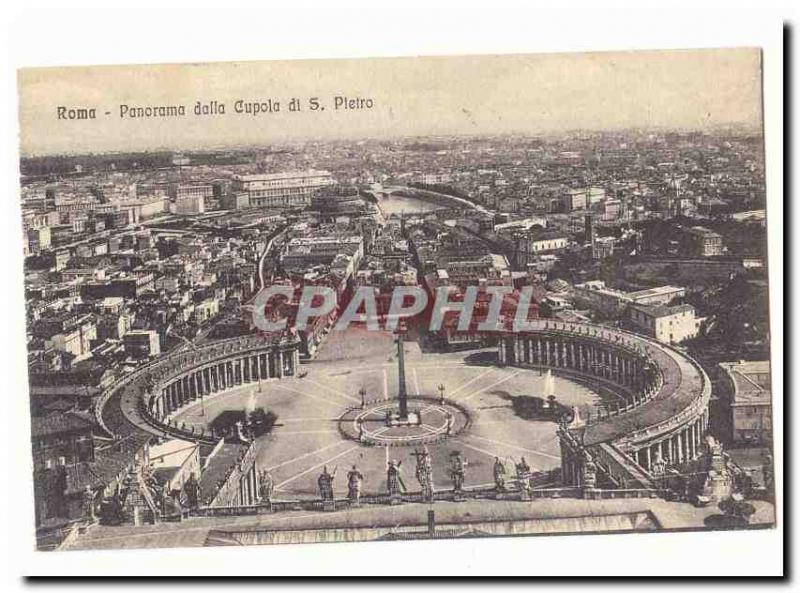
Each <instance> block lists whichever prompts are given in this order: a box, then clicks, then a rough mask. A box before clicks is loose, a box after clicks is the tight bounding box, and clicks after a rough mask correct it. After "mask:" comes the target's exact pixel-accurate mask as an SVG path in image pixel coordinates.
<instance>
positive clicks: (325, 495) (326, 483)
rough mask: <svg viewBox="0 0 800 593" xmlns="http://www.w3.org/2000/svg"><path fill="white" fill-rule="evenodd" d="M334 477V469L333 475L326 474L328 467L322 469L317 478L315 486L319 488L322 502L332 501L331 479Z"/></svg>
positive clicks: (334, 470) (334, 469)
mask: <svg viewBox="0 0 800 593" xmlns="http://www.w3.org/2000/svg"><path fill="white" fill-rule="evenodd" d="M335 476H336V468H335V467H334V468H333V473H328V466H327V465H326V466H324V467H323V468H322V473H321V474H320V475H319V478H317V485H318V486H319V495H320V497H321V498H322V500H323V501H332V500H333V478H334V477H335Z"/></svg>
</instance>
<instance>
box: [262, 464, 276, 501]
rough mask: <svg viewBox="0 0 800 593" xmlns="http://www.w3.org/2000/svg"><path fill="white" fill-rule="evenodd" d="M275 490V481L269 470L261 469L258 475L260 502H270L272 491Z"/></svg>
mask: <svg viewBox="0 0 800 593" xmlns="http://www.w3.org/2000/svg"><path fill="white" fill-rule="evenodd" d="M274 490H275V481H274V480H273V479H272V474H271V473H269V470H266V469H265V470H264V471H262V472H261V473H260V474H259V476H258V499H259V500H260V501H261V502H262V503H270V502H272V492H273V491H274Z"/></svg>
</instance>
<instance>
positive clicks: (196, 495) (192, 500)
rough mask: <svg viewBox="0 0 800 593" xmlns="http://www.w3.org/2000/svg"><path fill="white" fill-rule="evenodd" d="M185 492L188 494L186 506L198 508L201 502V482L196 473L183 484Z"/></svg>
mask: <svg viewBox="0 0 800 593" xmlns="http://www.w3.org/2000/svg"><path fill="white" fill-rule="evenodd" d="M183 492H184V494H185V495H186V506H187V507H188V508H190V509H196V508H197V507H198V506H199V504H200V484H199V483H198V482H197V479H196V478H195V477H194V474H191V475H190V476H189V479H188V480H186V483H185V484H184V485H183Z"/></svg>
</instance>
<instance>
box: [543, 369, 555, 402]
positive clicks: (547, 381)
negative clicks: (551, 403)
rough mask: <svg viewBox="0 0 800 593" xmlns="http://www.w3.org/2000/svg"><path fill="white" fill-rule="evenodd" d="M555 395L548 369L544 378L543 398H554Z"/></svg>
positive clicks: (551, 373)
mask: <svg viewBox="0 0 800 593" xmlns="http://www.w3.org/2000/svg"><path fill="white" fill-rule="evenodd" d="M555 394H556V382H555V379H554V378H553V372H552V371H551V370H550V369H547V373H546V374H545V376H544V395H545V397H550V396H551V395H552V396H555Z"/></svg>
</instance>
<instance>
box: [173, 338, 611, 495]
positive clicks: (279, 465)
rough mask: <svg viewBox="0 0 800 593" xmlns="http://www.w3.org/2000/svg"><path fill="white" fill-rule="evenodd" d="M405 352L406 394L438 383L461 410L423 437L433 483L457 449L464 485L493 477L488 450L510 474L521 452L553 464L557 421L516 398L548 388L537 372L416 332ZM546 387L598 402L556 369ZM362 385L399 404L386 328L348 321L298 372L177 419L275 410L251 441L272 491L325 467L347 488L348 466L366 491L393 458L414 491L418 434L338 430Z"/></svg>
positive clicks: (308, 479) (340, 488)
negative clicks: (538, 416)
mask: <svg viewBox="0 0 800 593" xmlns="http://www.w3.org/2000/svg"><path fill="white" fill-rule="evenodd" d="M404 358H405V375H406V388H407V392H408V395H409V398H411V400H412V401H414V398H420V397H422V398H434V399H435V398H438V397H439V395H440V390H439V388H440V386H444V396H445V398H446V400H447V402H449V404H450V405H451V406H452V407H453V408H457V409H458V410H462V411H463V413H464V419H463V422H462V423H461V424H458V426H457V427H456V429H454V430H453V433H452V434H448V435H446V436H443V437H442V438H440V439H438V440H437V441H436V442H432V443H428V444H426V446H427V448H428V450H429V452H430V455H431V461H432V465H433V479H434V486H435V489H449V488H451V487H452V481H451V478H450V473H449V467H450V463H449V458H450V455H451V453H453V452H454V451H458V452H460V453H461V455H462V456H463V457H464V458H465V459H466V460H467V463H468V465H467V468H466V476H465V487H466V488H467V489H469V488H475V487H486V486H491V485H492V484H493V466H494V463H495V458H499V459H500V460H502V462H503V463H504V465H505V467H506V472H507V473H506V479H507V480H510V479H511V477H512V475H513V473H514V464H515V463H517V462H519V461H520V460H521V458H522V457H524V458H525V460H526V462H527V463H528V464H529V465H530V467H531V468H532V470H533V471H534V472H547V471H549V470H552V469H553V468H556V467H558V466H559V465H560V457H559V443H558V438H557V436H556V424H555V423H554V422H551V421H543V420H530V419H526V418H524V417H522V416H521V415H519V414H518V408H519V407H518V406H517V407H515V405H514V403H515V400H518V399H519V398H524V397H531V396H533V397H541V398H544V397H545V395H546V394H545V382H546V376H545V375H544V374H543V373H542V372H540V371H537V370H528V369H520V368H513V367H508V368H504V367H500V366H497V365H496V364H495V355H494V351H493V350H492V349H484V350H471V351H467V352H449V353H432V352H423V350H422V349H421V348H420V346H419V344H418V343H417V342H414V341H408V342H405V343H404ZM553 386H554V394H555V396H556V398H557V401H558V402H559V403H561V404H562V405H565V406H576V407H578V408H579V410H580V411H581V413H582V414H585V413H586V412H589V411H594V410H595V409H596V406H597V405H598V404H599V403H600V398H599V396H598V395H597V394H596V393H595V392H594V391H593V390H591V389H589V388H588V387H587V386H584V385H580V384H578V383H575V382H573V381H570V380H567V379H565V378H562V377H554V378H553ZM362 390H363V392H364V398H365V399H366V400H368V401H371V402H376V405H379V406H383V407H385V405H386V404H391V403H392V402H395V403H396V401H397V400H396V398H397V395H398V365H397V360H396V345H395V343H394V341H393V337H392V335H391V334H388V333H385V332H373V331H366V330H364V329H363V328H359V327H351V328H349V329H348V330H346V331H344V332H338V331H332V332H331V333H330V335H329V336H327V338H326V340H325V342H324V343H323V345H322V346H321V348H320V351H319V353H318V356H317V357H316V359H315V360H313V361H311V362H309V363H307V364H305V365H303V367H302V372H301V373H300V375H299V376H297V377H291V378H284V379H281V380H267V381H262V382H261V383H260V384H257V385H254V384H251V385H246V386H242V387H239V388H234V389H231V390H229V391H226V392H224V393H221V394H218V395H215V396H214V397H212V398H205V399H203V400H202V401H201V400H198V401H196V402H194V403H193V404H191V405H190V406H189V407H187V408H186V409H184V410H183V411H182V412H181V413H180V415H179V416H177V418H176V421H177V422H178V423H179V424H181V423H185V424H186V427H187V428H188V427H190V426H194V427H195V428H196V429H199V428H200V427H204V426H206V425H207V424H208V423H209V422H211V421H212V420H213V419H214V418H216V417H217V416H218V415H219V414H221V413H223V412H225V411H228V410H242V409H245V408H246V407H248V406H252V405H255V407H263V408H264V409H265V410H268V411H272V412H274V413H275V414H276V415H277V421H276V425H275V427H274V428H273V430H272V431H271V432H270V433H269V434H267V435H264V436H262V437H260V438H259V439H258V441H257V446H258V461H257V463H258V468H259V471H261V470H268V471H269V472H270V474H271V475H272V478H273V481H274V485H275V493H274V497H275V499H277V500H281V499H287V500H292V499H299V498H314V497H316V496H317V477H318V476H319V474H320V473H321V472H322V469H323V467H327V469H328V471H329V472H333V471H334V470H335V471H336V475H335V479H334V482H333V487H334V493H335V495H336V496H337V497H339V496H345V495H346V493H347V478H346V474H347V472H348V471H349V470H350V469H351V468H352V466H354V465H355V466H357V467H358V469H359V470H360V471H361V473H362V474H363V475H364V483H363V492H364V494H366V495H369V494H378V493H385V492H386V467H387V464H388V462H389V461H390V460H395V461H397V462H400V470H401V476H402V478H403V481H404V484H405V488H406V490H407V491H417V490H419V484H418V483H417V481H416V479H415V477H414V473H415V472H414V470H415V463H416V462H415V457H414V452H415V448H417V446H418V445H419V443H417V442H410V443H409V445H408V446H402V445H400V446H398V445H395V444H392V445H389V444H387V445H383V446H381V445H376V444H375V443H360V442H359V441H358V439H355V438H348V436H347V433H346V431H343V430H341V429H340V423H341V422H342V417H343V416H345V415H346V414H347V413H348V411H349V412H351V413H352V411H353V410H357V409H358V408H360V406H361V399H362V395H361V393H360V392H361V391H362ZM384 402H385V403H384ZM437 410H439V408H438V407H437V406H436V405H430V406H428V407H426V408H424V414H425V418H426V419H427V420H426V421H425V422H426V423H427V422H430V423H431V424H432V425H436V426H433V427H430V426H429V425H427V424H426V425H425V426H429V428H435V429H437V430H439V431H440V432H441V426H440V425H441V423H442V422H443V420H442V418H441V417H440V415H441V414H440V411H437ZM376 421H377V419H376V418H372V420H371V422H373V423H374V422H376ZM378 432H379V433H380V432H384V433H386V430H378Z"/></svg>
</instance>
